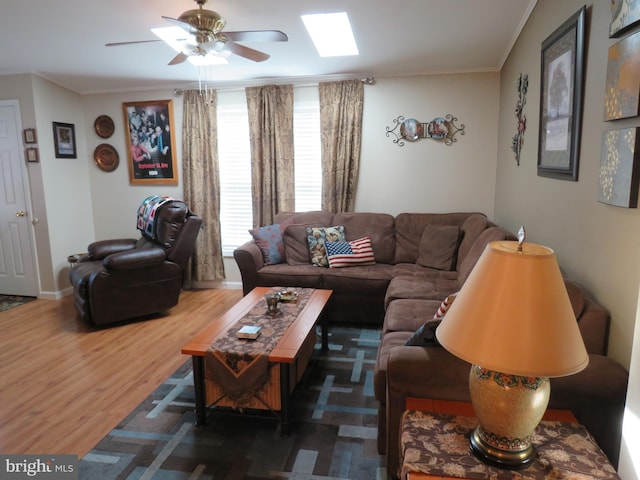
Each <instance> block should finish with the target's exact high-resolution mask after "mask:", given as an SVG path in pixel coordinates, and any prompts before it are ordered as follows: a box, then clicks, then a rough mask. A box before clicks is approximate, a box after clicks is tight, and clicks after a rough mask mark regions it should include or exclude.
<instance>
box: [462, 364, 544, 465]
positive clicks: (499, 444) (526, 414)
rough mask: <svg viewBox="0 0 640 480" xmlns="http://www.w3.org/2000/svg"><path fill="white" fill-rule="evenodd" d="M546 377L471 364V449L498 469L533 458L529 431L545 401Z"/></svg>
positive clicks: (541, 412) (539, 414)
mask: <svg viewBox="0 0 640 480" xmlns="http://www.w3.org/2000/svg"><path fill="white" fill-rule="evenodd" d="M549 393H550V387H549V379H548V378H545V377H522V376H518V375H508V374H505V373H500V372H495V371H492V370H488V369H486V368H482V367H480V366H478V365H472V367H471V371H470V372H469V394H470V396H471V403H472V405H473V410H474V411H475V414H476V417H477V418H478V423H479V425H478V427H477V428H476V429H475V430H474V431H473V433H472V434H471V438H470V444H471V451H472V452H474V454H475V455H476V456H477V457H478V458H480V459H481V460H482V461H484V462H486V463H489V464H491V465H495V466H498V467H501V468H512V469H515V468H521V467H525V466H527V465H528V464H529V463H531V462H532V461H533V460H535V458H536V450H535V448H534V446H533V434H534V431H535V429H536V426H537V425H538V423H540V420H541V419H542V416H543V415H544V412H545V410H546V409H547V404H548V403H549Z"/></svg>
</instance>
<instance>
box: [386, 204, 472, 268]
mask: <svg viewBox="0 0 640 480" xmlns="http://www.w3.org/2000/svg"><path fill="white" fill-rule="evenodd" d="M469 215H471V214H469V213H400V214H399V215H398V216H397V217H396V218H395V230H396V255H395V257H394V261H393V263H416V260H417V259H418V247H419V245H420V239H421V238H422V232H423V231H424V228H425V227H426V226H427V225H432V224H436V225H455V226H458V227H460V226H461V225H462V224H463V222H464V221H465V220H466V219H467V218H468V217H469ZM476 215H481V214H476Z"/></svg>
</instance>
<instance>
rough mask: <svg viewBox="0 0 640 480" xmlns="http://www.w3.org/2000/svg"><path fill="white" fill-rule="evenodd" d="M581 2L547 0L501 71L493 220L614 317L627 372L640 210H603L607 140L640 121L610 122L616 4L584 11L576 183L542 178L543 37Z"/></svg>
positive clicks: (614, 341)
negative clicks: (548, 256) (552, 258)
mask: <svg viewBox="0 0 640 480" xmlns="http://www.w3.org/2000/svg"><path fill="white" fill-rule="evenodd" d="M583 5H584V2H583V1H581V0H564V1H562V2H557V1H550V0H541V1H539V2H538V4H537V6H536V8H535V9H534V11H533V13H532V15H531V17H530V18H529V21H528V23H527V25H526V26H525V28H524V30H523V32H522V34H521V35H520V37H519V39H518V41H517V43H516V45H515V47H514V49H513V50H512V52H511V55H510V56H509V59H508V61H507V63H506V64H505V66H504V68H503V69H502V72H501V75H502V82H501V84H502V87H501V90H502V91H501V105H500V127H499V143H498V170H497V178H496V207H495V208H496V210H495V211H496V219H497V222H498V223H499V224H501V225H504V226H505V227H507V228H509V229H511V230H514V229H517V228H518V226H519V225H525V227H526V228H527V234H528V238H529V239H530V240H531V241H534V242H538V243H542V244H545V245H548V246H549V247H551V248H553V249H554V250H555V251H556V253H557V255H558V260H559V262H560V265H561V267H562V269H563V270H564V272H565V273H566V274H567V276H568V277H570V278H572V279H574V280H576V281H577V282H578V283H580V284H582V285H583V286H584V287H585V288H586V289H587V291H588V292H589V293H590V294H591V295H592V296H593V297H595V299H596V300H597V301H598V303H600V304H602V305H603V306H604V307H606V308H607V309H608V310H609V311H610V312H611V318H612V321H611V333H610V341H609V355H610V356H611V357H613V358H614V359H616V360H618V361H619V362H620V363H622V364H623V365H624V366H625V367H626V368H628V367H629V362H630V358H631V342H632V338H633V328H634V323H635V318H636V305H637V294H638V285H640V253H639V252H640V250H638V247H637V244H638V238H640V212H639V211H638V209H626V208H620V207H613V206H610V205H605V204H602V203H598V201H597V188H598V174H599V169H600V151H601V141H602V134H603V132H604V131H605V130H608V129H611V128H621V127H625V126H630V124H635V125H638V119H637V118H635V119H630V120H621V121H617V122H604V121H603V112H604V94H605V80H606V71H607V57H608V49H609V46H610V45H612V44H613V43H614V42H615V40H614V39H609V34H608V32H609V19H610V10H609V9H610V2H604V1H596V2H592V4H589V5H588V15H587V18H588V22H587V25H588V27H587V35H586V36H587V39H588V43H587V45H585V47H586V53H587V58H586V63H585V85H584V107H583V112H584V114H583V122H582V136H581V148H580V157H579V167H580V170H579V178H578V181H577V182H571V181H564V180H556V179H552V178H544V177H539V176H538V175H537V158H538V157H537V156H538V129H539V126H538V123H539V105H540V103H539V97H540V49H541V44H542V42H543V41H544V39H545V38H547V36H549V35H550V34H551V33H553V31H554V30H555V29H556V28H558V27H559V26H560V25H561V24H562V23H563V22H564V20H565V19H568V18H569V17H571V16H572V15H573V14H574V13H575V12H577V11H578V10H579V9H580V8H581V7H582V6H583ZM521 72H522V73H528V75H529V91H528V95H527V105H526V107H525V114H526V116H527V131H526V133H525V141H524V142H525V143H524V148H523V151H522V158H521V162H520V167H518V166H516V162H515V161H514V157H513V153H512V152H511V150H510V146H511V138H512V136H513V135H514V134H515V132H516V118H515V115H514V113H513V112H514V108H515V104H516V100H517V91H516V87H515V81H516V79H517V77H518V75H519V74H520V73H521Z"/></svg>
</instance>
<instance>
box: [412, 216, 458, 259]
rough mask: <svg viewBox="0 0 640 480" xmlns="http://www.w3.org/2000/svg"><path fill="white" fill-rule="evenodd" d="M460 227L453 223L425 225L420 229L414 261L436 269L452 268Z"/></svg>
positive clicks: (455, 257)
mask: <svg viewBox="0 0 640 480" xmlns="http://www.w3.org/2000/svg"><path fill="white" fill-rule="evenodd" d="M461 232H462V230H460V227H457V226H455V225H427V226H426V227H424V230H423V231H422V237H421V238H420V245H419V246H418V260H417V262H416V263H418V265H422V266H423V267H430V268H435V269H437V270H453V269H454V268H455V266H456V260H457V253H458V244H459V243H460V239H461Z"/></svg>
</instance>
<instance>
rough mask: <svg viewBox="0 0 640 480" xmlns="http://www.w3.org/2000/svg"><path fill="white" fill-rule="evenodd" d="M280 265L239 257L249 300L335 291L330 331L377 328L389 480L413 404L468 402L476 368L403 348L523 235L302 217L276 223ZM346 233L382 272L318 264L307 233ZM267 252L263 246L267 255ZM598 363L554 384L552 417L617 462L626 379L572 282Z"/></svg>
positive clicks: (442, 223) (441, 354)
mask: <svg viewBox="0 0 640 480" xmlns="http://www.w3.org/2000/svg"><path fill="white" fill-rule="evenodd" d="M275 223H276V224H278V225H279V227H280V229H281V230H280V232H281V235H282V245H281V246H280V248H281V250H282V251H281V253H282V259H281V261H280V262H278V263H276V264H266V263H265V255H263V251H262V250H261V248H260V247H259V246H258V244H257V243H256V241H254V240H252V241H250V242H247V243H246V244H244V245H242V246H241V247H239V248H238V249H236V251H235V252H234V257H235V260H236V262H237V264H238V267H239V269H240V273H241V276H242V283H243V291H244V294H246V293H248V292H249V291H251V290H252V289H253V288H254V287H256V286H299V287H311V288H327V289H331V290H333V292H334V293H333V295H332V298H331V300H330V302H329V304H328V305H327V310H326V312H325V315H326V316H327V320H328V321H329V323H330V324H331V323H339V322H342V323H348V324H364V325H374V326H379V327H381V329H382V339H381V344H380V348H379V350H378V358H377V360H376V368H375V376H374V391H375V396H376V399H377V400H378V402H379V410H378V449H379V452H380V453H386V454H387V466H388V470H389V474H390V475H395V474H396V471H397V466H398V460H399V458H398V435H399V426H400V417H401V415H402V412H403V411H404V409H405V402H406V398H407V397H408V396H415V397H423V398H434V399H448V400H460V401H469V392H468V375H469V368H470V366H469V364H467V363H466V362H464V361H462V360H460V359H458V358H457V357H455V356H453V355H451V354H450V353H449V352H447V351H446V350H445V349H443V348H441V347H438V346H427V347H416V346H405V345H404V344H405V342H406V340H407V339H408V338H409V337H410V336H411V335H412V334H413V333H414V332H415V331H416V330H417V329H418V328H419V327H420V326H421V325H422V324H423V323H425V322H426V321H428V320H430V319H432V318H433V316H434V314H435V312H436V310H437V309H438V307H439V306H440V304H441V302H442V300H444V299H445V298H446V297H447V296H448V295H449V294H450V293H454V292H457V291H458V290H459V289H460V287H461V286H462V284H463V283H464V281H465V280H466V278H467V277H468V275H469V273H470V272H471V270H472V269H473V267H474V265H475V263H476V261H477V260H478V258H479V257H480V255H481V254H482V252H483V251H484V249H485V247H486V245H487V244H488V243H489V242H491V241H496V240H515V236H514V235H513V234H512V233H510V232H508V231H506V230H505V229H503V228H501V227H499V226H497V225H495V224H494V223H492V222H491V221H490V220H488V219H487V217H486V216H485V215H483V214H481V213H401V214H399V215H397V216H395V217H394V216H391V215H389V214H383V213H338V214H332V213H330V212H324V211H318V212H302V213H281V214H278V215H277V216H276V219H275ZM336 225H342V226H344V233H345V237H346V240H355V239H358V238H361V237H364V236H369V237H370V238H371V243H372V248H373V253H374V256H375V264H374V265H366V266H364V265H363V266H352V267H347V268H324V267H317V266H312V265H311V264H310V250H309V246H308V242H307V233H306V227H317V226H326V227H329V226H336ZM263 248H264V246H263ZM567 290H568V292H569V294H570V298H571V301H572V304H573V306H574V311H575V313H576V318H577V319H578V322H579V326H580V331H581V333H582V335H583V338H584V340H585V344H586V346H587V350H588V351H589V353H590V364H589V366H588V367H587V369H586V370H584V371H583V372H580V373H579V374H576V375H573V376H570V377H564V378H558V379H553V380H552V384H551V385H552V387H551V392H552V393H551V401H550V406H551V407H552V408H567V409H570V410H572V411H573V412H574V414H575V415H576V417H577V418H578V420H579V421H580V422H581V423H583V424H584V425H585V426H587V428H588V429H589V431H590V432H591V433H592V434H593V435H594V437H595V438H596V440H597V441H598V443H599V444H600V446H601V447H602V448H603V450H604V451H605V453H606V454H607V455H608V456H609V458H610V460H611V461H612V463H613V464H616V463H617V455H618V450H619V445H620V431H621V422H622V415H623V409H624V401H625V396H626V385H627V381H628V375H627V372H626V371H625V370H624V369H623V368H622V367H621V366H620V365H619V364H617V363H616V362H614V361H613V360H611V359H609V358H608V357H606V356H605V355H606V348H607V340H608V328H609V315H608V312H606V311H605V310H604V309H603V308H602V307H600V306H598V305H597V304H595V303H594V302H592V301H590V300H588V299H587V298H586V297H585V296H584V295H583V294H582V292H581V290H580V288H578V287H577V286H576V285H575V284H573V283H571V282H568V281H567Z"/></svg>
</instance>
